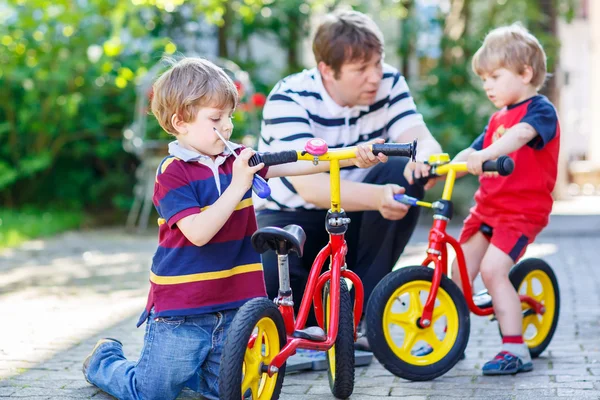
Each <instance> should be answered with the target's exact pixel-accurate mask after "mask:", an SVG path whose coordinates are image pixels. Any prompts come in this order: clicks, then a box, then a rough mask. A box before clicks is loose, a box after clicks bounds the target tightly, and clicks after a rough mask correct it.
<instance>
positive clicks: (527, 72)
mask: <svg viewBox="0 0 600 400" xmlns="http://www.w3.org/2000/svg"><path fill="white" fill-rule="evenodd" d="M521 79H523V83H525V84H526V85H529V84H530V83H531V80H532V79H533V68H532V67H531V65H525V66H524V67H523V72H522V73H521Z"/></svg>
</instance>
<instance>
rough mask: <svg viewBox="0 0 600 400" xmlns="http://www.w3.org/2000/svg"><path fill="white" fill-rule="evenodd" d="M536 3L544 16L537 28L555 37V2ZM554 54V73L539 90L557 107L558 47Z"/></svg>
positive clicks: (558, 93)
mask: <svg viewBox="0 0 600 400" xmlns="http://www.w3.org/2000/svg"><path fill="white" fill-rule="evenodd" d="M538 4H539V7H540V12H541V14H542V15H544V16H546V17H547V18H546V19H545V20H542V21H540V23H539V28H540V30H541V31H543V32H544V33H546V34H547V35H548V36H550V37H552V38H557V36H558V10H557V9H556V4H555V1H554V0H538ZM555 53H556V54H555V55H554V66H553V69H554V71H553V72H554V73H553V74H552V75H551V76H550V77H549V78H548V79H547V80H546V84H545V85H544V87H543V88H542V90H541V93H542V94H544V95H545V96H546V97H548V99H550V101H551V102H552V104H554V105H555V106H556V107H558V104H559V101H560V90H559V87H558V85H557V82H556V80H557V75H558V73H559V72H560V58H559V57H560V49H556V52H555Z"/></svg>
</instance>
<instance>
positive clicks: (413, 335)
mask: <svg viewBox="0 0 600 400" xmlns="http://www.w3.org/2000/svg"><path fill="white" fill-rule="evenodd" d="M417 336H419V334H418V332H417V331H416V330H415V329H411V330H408V331H406V336H404V343H403V344H402V351H404V352H406V353H410V351H411V350H412V348H413V347H414V345H415V342H416V340H417Z"/></svg>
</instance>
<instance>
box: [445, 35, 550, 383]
mask: <svg viewBox="0 0 600 400" xmlns="http://www.w3.org/2000/svg"><path fill="white" fill-rule="evenodd" d="M473 70H474V71H475V73H476V74H477V75H479V76H480V77H481V79H482V81H483V89H484V90H485V92H486V94H487V96H488V98H489V99H490V101H491V102H492V103H494V105H495V106H496V107H498V108H499V109H500V110H499V111H497V112H496V113H494V114H493V115H492V117H491V118H490V120H489V122H488V125H487V126H486V127H485V129H484V131H483V133H482V134H481V135H480V136H479V137H478V138H477V139H475V141H474V142H473V144H472V145H471V147H469V148H467V149H465V150H463V151H461V152H460V153H459V154H458V155H457V156H456V157H455V158H454V160H453V161H457V162H460V161H466V162H467V167H468V170H469V172H470V173H472V174H475V175H480V178H479V182H480V187H479V190H477V193H475V206H474V207H473V208H471V211H470V215H469V216H468V217H467V219H466V220H465V221H464V226H463V229H462V232H461V235H460V239H459V241H460V243H461V245H462V249H463V251H464V253H465V260H466V263H467V269H468V272H469V277H470V278H471V282H472V281H473V279H475V277H476V276H477V274H478V273H481V277H482V279H483V283H484V284H485V286H486V288H487V289H488V291H489V293H490V295H491V296H492V298H493V304H494V313H495V315H496V317H497V318H498V322H499V324H500V330H501V332H502V336H503V338H502V350H501V351H500V353H498V354H497V355H496V357H494V359H492V360H491V361H489V362H487V363H486V364H485V365H484V366H483V374H484V375H504V374H516V373H518V372H525V371H531V370H532V369H533V364H532V362H531V356H530V355H529V349H528V347H527V345H526V344H525V343H524V341H523V335H522V329H523V328H522V325H523V317H522V314H521V302H520V300H519V297H518V294H517V292H516V291H515V288H514V287H513V285H512V284H511V282H510V280H509V279H508V273H509V271H510V269H511V267H512V266H513V265H514V264H515V263H516V262H517V261H518V260H519V258H520V257H521V256H522V255H523V253H524V252H525V249H526V248H527V245H528V244H530V243H532V242H533V240H534V239H535V237H536V236H537V235H538V234H539V233H540V231H541V230H542V229H543V228H544V227H545V226H546V225H547V224H548V216H549V214H550V211H551V210H552V202H553V200H552V190H553V189H554V183H555V182H556V174H557V163H558V150H559V143H560V139H559V136H560V126H559V123H558V117H557V114H556V110H555V108H554V106H553V105H552V104H551V103H550V102H549V101H548V99H547V98H546V97H544V96H542V95H540V94H538V90H539V88H540V87H541V86H542V85H543V83H544V80H545V78H546V55H545V53H544V50H543V48H542V46H541V45H540V43H539V42H538V40H537V39H536V38H535V37H534V36H533V35H531V34H530V33H529V32H528V31H527V30H526V29H525V28H523V27H522V26H520V25H518V24H513V25H511V26H506V27H501V28H497V29H494V30H493V31H491V32H490V33H489V34H488V35H487V36H486V38H485V41H484V43H483V46H482V47H481V48H480V49H479V50H478V51H477V53H475V56H474V57H473ZM501 155H508V156H510V157H511V158H512V159H513V160H514V162H515V168H514V172H513V173H512V174H511V175H509V176H506V177H503V176H499V175H498V174H497V173H482V170H481V165H482V164H483V162H484V161H487V160H493V159H496V158H498V157H499V156H501ZM452 271H453V275H452V276H453V280H454V282H455V283H456V284H458V285H459V287H460V286H461V285H460V278H459V273H458V267H457V263H456V260H455V261H454V264H453V265H452Z"/></svg>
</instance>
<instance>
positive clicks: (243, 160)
mask: <svg viewBox="0 0 600 400" xmlns="http://www.w3.org/2000/svg"><path fill="white" fill-rule="evenodd" d="M252 155H254V150H252V149H250V148H245V149H244V150H242V152H241V153H240V155H239V156H238V158H236V160H235V161H234V163H233V177H232V178H231V185H232V186H236V187H238V188H240V189H242V190H243V192H244V193H246V192H247V191H248V190H249V189H250V188H251V187H252V179H253V178H254V174H255V173H257V172H258V171H260V170H261V169H262V168H263V167H264V166H265V164H264V163H260V164H258V165H256V166H254V167H251V166H249V165H248V160H250V157H252Z"/></svg>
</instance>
